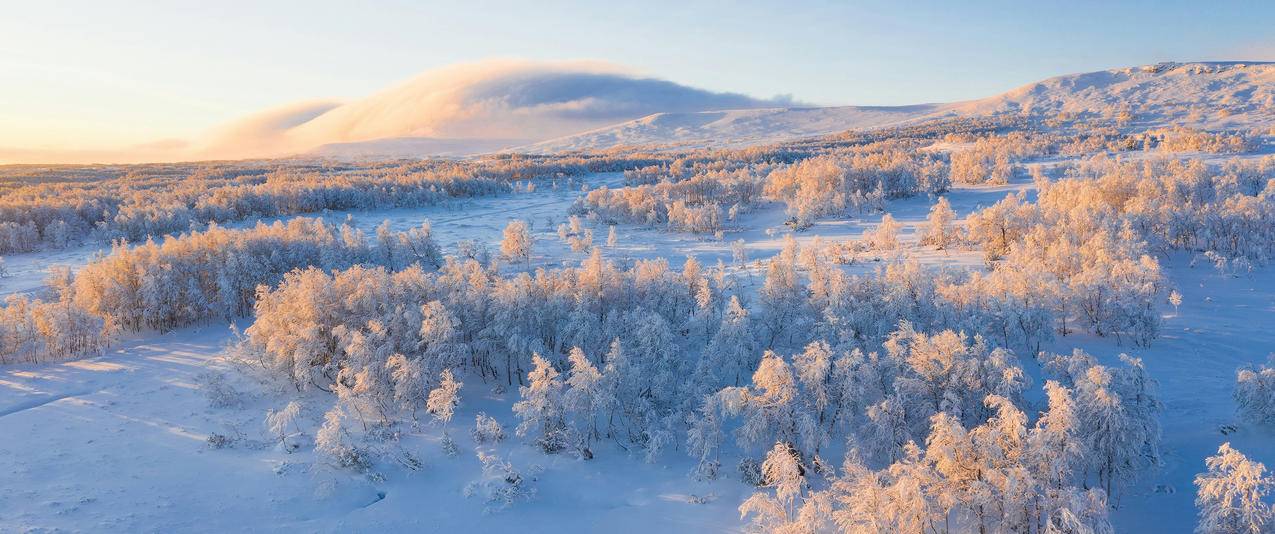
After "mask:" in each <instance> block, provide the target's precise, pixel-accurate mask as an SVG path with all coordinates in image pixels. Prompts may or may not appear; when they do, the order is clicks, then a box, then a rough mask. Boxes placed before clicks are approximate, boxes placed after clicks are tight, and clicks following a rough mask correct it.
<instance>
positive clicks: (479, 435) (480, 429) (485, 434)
mask: <svg viewBox="0 0 1275 534" xmlns="http://www.w3.org/2000/svg"><path fill="white" fill-rule="evenodd" d="M470 435H471V436H472V437H473V438H474V443H499V442H501V441H503V440H504V439H505V429H504V427H501V426H500V422H499V421H496V419H494V418H492V417H491V416H490V415H487V414H485V413H480V414H478V415H477V416H476V417H475V421H474V430H473V431H472V432H471V434H470Z"/></svg>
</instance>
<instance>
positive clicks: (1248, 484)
mask: <svg viewBox="0 0 1275 534" xmlns="http://www.w3.org/2000/svg"><path fill="white" fill-rule="evenodd" d="M1204 464H1205V465H1206V466H1207V467H1208V471H1206V472H1204V473H1200V474H1199V475H1196V477H1195V485H1196V486H1197V487H1198V488H1199V491H1198V492H1197V493H1196V497H1195V506H1196V507H1197V508H1199V515H1200V522H1199V524H1198V525H1197V526H1196V528H1195V531H1196V532H1200V533H1208V534H1213V533H1219V534H1220V533H1223V532H1226V533H1235V534H1240V533H1243V534H1263V533H1265V532H1269V531H1270V528H1271V527H1272V526H1275V508H1273V507H1272V505H1271V504H1270V503H1268V502H1266V496H1267V495H1269V494H1270V493H1271V490H1272V489H1275V478H1273V477H1271V475H1269V474H1267V472H1266V466H1265V465H1262V464H1261V463H1260V462H1255V461H1253V460H1250V459H1248V457H1246V456H1244V454H1243V453H1241V452H1240V451H1237V450H1235V449H1233V448H1231V444H1230V443H1223V444H1222V446H1221V447H1218V449H1217V455H1216V456H1210V457H1208V458H1205V460H1204Z"/></svg>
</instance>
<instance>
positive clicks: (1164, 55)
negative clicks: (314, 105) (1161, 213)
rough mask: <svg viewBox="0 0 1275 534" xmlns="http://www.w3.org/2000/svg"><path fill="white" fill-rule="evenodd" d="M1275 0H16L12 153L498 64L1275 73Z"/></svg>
mask: <svg viewBox="0 0 1275 534" xmlns="http://www.w3.org/2000/svg"><path fill="white" fill-rule="evenodd" d="M1272 20H1275V2H1259V1H1251V2H1244V1H1235V2H1226V1H1220V2H1198V1H1197V2H1186V1H1157V2H1149V1H1146V2H1144V1H1129V2H1084V1H1071V2H1061V1H1060V2H1047V1H1042V2H1021V1H1016V2H1009V1H1006V2H974V1H969V2H952V1H917V2H894V1H866V2H852V1H843V2H819V1H796V0H793V1H787V2H778V1H776V2H749V1H737V2H697V1H693V0H682V1H674V2H662V1H644V2H622V1H595V2H558V1H551V0H538V1H535V2H527V1H511V2H488V1H480V0H469V1H459V2H453V1H431V2H426V1H417V2H410V1H403V0H396V1H390V0H386V1H363V2H358V3H353V2H339V1H328V0H306V1H264V0H262V1H237V0H220V1H217V2H208V1H185V0H170V1H154V2H150V1H141V0H131V1H129V0H121V1H117V2H100V1H79V0H75V1H62V0H43V1H34V0H0V148H18V149H38V150H72V149H73V150H99V149H109V148H112V147H120V146H128V145H141V144H151V145H154V146H163V145H164V144H165V143H169V142H175V141H171V140H179V139H189V138H191V137H193V136H196V135H199V133H200V132H205V131H207V130H209V129H210V128H213V127H215V126H217V125H220V124H225V123H227V122H229V121H233V120H234V119H236V118H239V117H243V116H245V115H248V114H251V113H254V112H258V111H261V110H263V109H269V108H274V107H278V106H284V105H289V104H295V103H298V102H305V101H316V100H329V101H330V100H334V99H335V100H349V99H355V98H358V97H362V96H366V95H369V94H372V93H375V92H378V91H381V90H383V89H385V88H386V87H390V86H393V85H395V84H398V83H400V82H402V81H404V80H407V79H410V78H412V77H413V76H416V75H417V74H419V73H421V72H425V71H429V70H431V69H438V68H442V67H446V66H449V65H454V64H457V63H467V62H474V61H481V60H485V59H490V58H511V59H526V60H555V61H556V60H597V61H605V62H609V63H612V64H617V65H622V66H625V67H627V68H629V69H633V71H635V72H638V73H641V74H643V75H647V76H652V77H657V78H661V79H666V80H671V81H674V82H677V83H680V84H684V85H689V86H693V87H698V88H704V89H708V90H712V91H731V92H739V93H744V94H747V95H750V96H754V97H758V98H772V97H775V96H781V95H788V96H791V97H793V98H795V99H796V100H798V101H800V102H807V103H813V104H821V105H824V104H826V105H838V104H858V105H889V104H913V103H920V102H946V101H957V100H966V99H973V98H979V97H985V96H991V95H994V94H997V93H1000V92H1003V91H1006V90H1008V89H1012V88H1014V87H1017V86H1019V85H1023V84H1026V83H1030V82H1033V81H1036V80H1039V79H1043V78H1046V77H1050V76H1055V75H1060V74H1067V73H1074V72H1085V71H1093V70H1100V69H1106V68H1114V67H1123V66H1133V65H1141V64H1147V63H1155V62H1160V61H1169V60H1176V61H1189V60H1209V59H1214V60H1217V59H1225V60H1247V61H1252V60H1275V31H1272V30H1271V26H1270V24H1271V21H1272Z"/></svg>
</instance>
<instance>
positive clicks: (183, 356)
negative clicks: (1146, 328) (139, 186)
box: [0, 174, 1275, 532]
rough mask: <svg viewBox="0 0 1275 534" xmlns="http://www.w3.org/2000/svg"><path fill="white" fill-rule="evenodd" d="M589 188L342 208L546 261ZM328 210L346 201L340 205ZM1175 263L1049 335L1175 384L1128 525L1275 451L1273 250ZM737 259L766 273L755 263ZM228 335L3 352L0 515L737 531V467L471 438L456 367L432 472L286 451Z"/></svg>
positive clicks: (208, 327)
mask: <svg viewBox="0 0 1275 534" xmlns="http://www.w3.org/2000/svg"><path fill="white" fill-rule="evenodd" d="M587 181H588V183H589V184H590V186H592V187H596V186H598V185H601V184H604V183H605V184H607V185H609V186H612V187H615V186H618V185H620V182H621V180H620V177H619V176H618V175H615V174H608V175H598V176H593V177H589V178H588V179H587ZM578 188H579V184H578V183H574V184H572V186H571V187H568V186H567V184H565V183H562V184H559V187H558V188H556V189H555V188H552V187H548V186H546V184H543V183H542V184H539V187H538V188H537V190H536V191H534V192H519V193H513V194H510V195H503V196H498V197H489V198H480V199H473V200H468V201H464V202H458V203H456V204H453V205H449V206H440V207H433V208H427V209H404V210H387V211H378V212H355V213H351V214H349V215H350V216H351V217H353V220H354V222H355V224H356V225H357V226H359V227H360V228H363V229H366V230H368V231H371V229H372V228H374V227H375V226H376V225H377V224H380V222H381V221H382V220H389V221H390V222H391V225H392V226H393V227H394V228H396V229H402V228H407V227H411V226H416V225H418V224H420V223H421V222H422V221H424V220H430V221H431V222H432V224H433V228H434V230H435V236H436V238H437V239H439V241H440V243H441V244H443V246H444V248H445V250H447V251H449V252H451V251H452V250H454V245H455V243H456V242H457V241H459V240H461V239H476V240H482V241H485V242H487V243H488V244H489V246H491V248H492V250H493V251H494V250H496V249H497V248H498V245H497V243H498V241H499V238H500V232H501V229H502V228H503V227H504V225H505V224H506V222H508V221H509V220H511V219H514V218H518V219H526V220H529V221H532V222H533V224H534V231H535V233H536V236H537V239H538V243H537V245H536V254H535V258H534V262H535V265H555V264H560V263H562V262H568V263H574V262H578V261H579V260H580V259H582V258H583V253H572V252H570V249H569V248H568V247H567V246H566V245H565V244H564V243H562V242H561V241H560V240H559V239H558V238H557V236H556V233H555V232H556V226H557V224H559V223H561V222H563V221H565V219H566V208H567V207H568V206H569V205H570V204H571V202H572V201H573V200H574V198H575V197H576V196H577V195H578V194H579V189H578ZM1020 190H1022V191H1027V192H1028V194H1029V198H1030V195H1031V193H1032V184H1031V182H1030V181H1029V180H1027V179H1026V178H1023V177H1020V178H1018V179H1016V180H1015V181H1014V182H1013V183H1011V184H1009V185H1006V186H995V187H961V188H956V189H954V190H953V191H951V192H950V193H949V194H948V195H947V197H948V199H949V200H950V202H951V203H952V207H953V209H954V210H955V211H956V213H957V215H958V216H964V215H967V214H969V213H970V212H972V211H973V210H975V209H977V208H978V207H985V206H988V205H990V204H992V203H994V202H996V201H997V200H1000V199H1001V198H1003V197H1004V195H1005V194H1006V193H1007V192H1010V191H1020ZM931 202H932V200H931V199H927V198H924V197H918V198H913V199H906V200H901V201H894V202H891V203H890V204H889V205H888V210H889V212H890V213H891V214H892V215H893V216H894V217H895V218H896V219H898V220H899V221H900V222H902V223H903V224H904V231H903V234H902V236H903V240H904V241H905V242H906V243H908V244H909V248H912V249H913V250H912V252H913V254H914V255H915V256H916V257H917V258H920V259H921V260H922V261H923V262H924V263H928V264H946V265H952V266H954V267H963V268H980V266H981V256H980V255H979V254H977V253H974V252H959V253H957V252H953V253H950V254H949V253H944V252H936V251H932V250H923V249H920V248H917V247H915V246H913V245H912V243H914V241H915V239H914V237H913V232H914V230H915V227H916V224H917V223H919V222H920V221H922V220H923V219H924V218H925V216H926V212H927V210H928V209H929V206H930V204H931ZM324 216H325V217H327V218H330V219H332V220H341V219H344V218H345V217H346V214H344V213H330V214H326V215H324ZM786 217H787V215H786V214H785V213H784V210H783V207H782V206H781V205H762V206H760V207H758V208H757V209H756V210H753V211H752V212H750V213H748V214H746V215H743V216H741V219H740V220H739V221H736V222H734V223H732V224H733V226H732V228H733V229H732V231H731V232H728V233H727V235H726V237H725V239H724V240H720V241H719V240H715V239H712V238H710V237H701V236H693V235H688V234H680V233H671V232H667V231H664V230H659V229H651V228H646V227H638V226H631V225H623V226H621V227H620V228H619V244H618V245H617V246H616V247H603V249H602V250H603V252H604V254H605V255H607V256H608V257H610V258H612V259H616V260H619V261H623V260H625V259H626V258H647V257H667V258H669V260H670V262H671V263H674V264H680V263H681V259H682V258H684V257H685V256H688V255H694V256H695V257H697V258H698V259H699V260H700V261H701V262H702V263H706V264H708V263H715V262H716V260H717V259H722V260H723V261H725V262H727V263H730V261H731V250H730V242H732V241H735V240H737V239H743V240H744V241H745V242H746V243H747V246H748V249H749V252H748V253H749V257H750V259H764V258H766V257H769V256H771V255H773V254H776V253H777V252H778V251H779V249H780V248H781V247H782V243H783V235H784V234H785V232H786V228H785V227H784V226H783V221H784V220H785V219H786ZM880 218H881V215H880V214H874V215H867V216H865V217H860V218H850V219H844V220H830V221H824V222H820V223H818V224H816V225H815V226H814V227H812V228H811V229H809V230H808V231H805V232H802V233H799V234H797V236H796V237H797V239H798V240H799V241H800V242H802V243H808V242H810V241H812V240H813V239H814V238H815V237H816V236H818V237H820V238H821V239H824V240H825V241H844V240H846V239H849V238H853V237H857V236H859V235H861V234H862V233H864V232H865V231H869V230H871V228H872V227H873V226H874V225H875V224H876V223H877V222H879V221H880ZM594 239H595V243H599V244H600V243H602V242H604V241H605V239H606V230H605V228H599V229H598V230H596V233H595V237H594ZM98 248H100V247H94V246H88V247H82V248H80V249H75V250H69V251H61V252H54V253H39V254H30V255H17V256H13V257H11V258H8V260H7V264H8V268H9V270H10V271H11V273H12V274H13V276H12V277H10V278H8V279H5V280H3V281H2V282H0V283H2V284H3V286H0V287H2V288H3V291H6V292H12V291H29V290H33V289H36V288H38V287H39V285H40V283H41V282H40V280H41V278H42V272H43V271H47V269H48V268H49V266H50V265H53V264H64V265H68V266H70V267H72V268H75V267H76V266H78V265H82V264H83V263H84V262H85V261H88V259H89V258H91V256H92V254H93V253H94V252H95V251H96V250H97V249H98ZM876 259H878V258H875V257H872V256H865V257H863V258H860V262H859V263H857V264H855V265H851V266H848V267H847V268H849V269H858V270H865V269H872V268H874V267H875V265H878V263H877V262H876V261H874V260H876ZM1164 267H1165V272H1166V274H1167V278H1168V281H1169V282H1170V283H1171V284H1172V285H1173V286H1174V287H1176V288H1177V289H1178V290H1179V291H1180V292H1181V294H1182V296H1183V303H1182V305H1181V307H1180V309H1179V310H1172V309H1171V308H1170V307H1168V306H1165V307H1164V308H1163V309H1164V310H1167V311H1166V312H1165V315H1164V323H1163V330H1162V335H1161V337H1160V338H1159V339H1157V340H1156V341H1155V342H1154V343H1153V344H1152V346H1151V348H1149V349H1146V350H1133V349H1132V348H1131V347H1127V346H1126V347H1120V346H1117V345H1116V344H1115V342H1114V340H1112V339H1110V338H1096V337H1093V336H1088V335H1071V336H1067V337H1063V338H1060V339H1058V340H1057V341H1056V342H1055V343H1054V345H1053V346H1052V347H1050V349H1051V350H1053V351H1056V352H1065V351H1070V350H1071V348H1072V347H1083V348H1085V349H1086V350H1088V351H1089V352H1090V353H1092V354H1094V355H1095V356H1098V357H1099V358H1101V359H1103V360H1104V361H1112V360H1114V359H1115V358H1116V356H1117V355H1118V354H1119V353H1121V352H1128V353H1130V354H1132V355H1135V356H1139V357H1142V358H1144V360H1145V363H1146V366H1147V368H1148V369H1149V372H1150V374H1151V375H1152V376H1153V377H1154V378H1156V379H1157V380H1159V383H1160V391H1161V395H1162V398H1163V400H1164V401H1165V404H1166V411H1165V414H1164V416H1163V417H1162V422H1163V425H1164V442H1163V449H1164V453H1165V454H1164V457H1165V462H1164V465H1163V466H1162V467H1161V468H1160V469H1158V470H1156V471H1154V472H1151V473H1149V474H1148V475H1147V476H1145V477H1143V478H1142V479H1140V480H1139V481H1138V482H1137V483H1135V484H1134V485H1132V486H1131V487H1130V488H1129V489H1128V490H1126V491H1125V492H1124V496H1123V498H1122V499H1121V500H1120V502H1119V503H1118V504H1119V508H1118V509H1117V510H1116V511H1114V512H1113V521H1114V523H1115V524H1116V526H1117V528H1118V529H1119V530H1120V531H1122V532H1185V531H1188V530H1190V529H1191V526H1192V525H1193V524H1194V516H1195V510H1194V507H1193V505H1192V499H1193V498H1194V488H1193V486H1192V485H1191V480H1192V478H1193V477H1194V475H1195V474H1196V473H1197V472H1199V471H1202V470H1203V459H1204V457H1206V456H1208V455H1210V454H1212V453H1213V452H1214V451H1215V450H1216V449H1217V446H1218V445H1219V444H1220V443H1221V442H1223V441H1232V442H1233V443H1235V444H1236V446H1237V447H1238V448H1240V449H1241V450H1243V451H1244V452H1245V453H1246V454H1248V455H1249V457H1250V458H1253V459H1255V460H1258V461H1264V462H1265V463H1267V464H1268V465H1271V464H1275V439H1272V436H1271V435H1270V433H1269V431H1261V430H1256V429H1253V428H1250V427H1247V426H1245V425H1241V424H1237V421H1236V418H1235V416H1234V409H1235V407H1234V402H1233V401H1232V400H1231V389H1232V387H1233V384H1234V378H1235V376H1234V374H1235V370H1236V368H1237V367H1239V366H1241V365H1245V364H1252V363H1260V362H1263V361H1265V360H1266V358H1267V354H1268V353H1269V352H1270V351H1271V350H1273V349H1272V347H1275V319H1273V318H1275V273H1273V272H1272V271H1271V270H1270V269H1269V268H1266V269H1262V270H1258V271H1256V272H1254V273H1251V274H1245V275H1242V276H1231V275H1225V274H1219V273H1218V272H1216V271H1214V270H1213V269H1212V268H1211V267H1209V266H1206V265H1198V266H1195V267H1192V266H1190V265H1189V263H1188V261H1187V259H1186V258H1182V257H1176V256H1175V257H1171V258H1168V259H1167V260H1164ZM736 276H740V277H742V279H743V280H746V282H745V283H749V282H751V281H755V283H760V278H759V277H758V273H743V272H736ZM248 321H250V319H243V320H241V321H240V324H239V325H238V326H239V327H241V328H242V327H244V326H246V325H247V323H248ZM233 339H234V336H233V333H232V331H231V329H230V325H227V324H224V323H211V324H204V325H200V326H196V327H190V328H185V329H181V330H178V331H175V332H171V333H168V334H163V335H159V334H154V333H143V334H139V335H136V336H132V337H126V338H125V339H123V340H121V342H120V343H119V344H117V345H116V346H114V347H113V348H111V349H110V350H108V351H107V353H106V354H104V355H102V356H100V357H95V358H90V359H86V360H80V361H72V362H65V363H52V364H39V365H29V364H27V365H13V366H6V367H3V368H0V473H2V474H3V483H2V484H0V531H25V530H49V531H129V532H137V531H147V532H150V531H157V532H169V531H217V530H235V531H238V530H249V531H251V530H263V529H267V528H268V529H269V530H274V531H304V532H316V531H317V532H372V531H384V530H387V529H388V530H407V531H437V532H457V531H474V532H486V531H519V532H526V531H531V532H541V531H551V530H552V531H598V530H603V529H605V530H607V531H616V532H649V531H667V532H704V531H730V530H735V529H736V528H737V525H738V524H739V521H738V512H737V507H738V505H739V504H740V503H741V502H742V501H743V500H744V499H745V498H746V497H747V495H748V494H750V493H751V491H752V488H750V487H747V486H746V485H744V484H743V483H742V482H739V481H738V480H737V478H736V477H734V476H724V477H722V478H721V479H719V480H717V481H715V482H711V483H710V482H698V481H695V480H694V479H692V478H691V477H689V476H688V473H689V472H690V471H691V469H692V467H693V462H691V461H690V460H689V459H688V458H686V457H685V455H683V454H681V453H680V452H671V453H668V454H666V455H665V456H664V457H662V458H661V461H660V462H658V463H654V464H652V463H646V462H644V461H643V460H642V459H641V458H640V457H638V456H637V455H632V454H630V453H628V452H626V451H625V450H623V449H622V448H621V447H619V446H618V445H617V444H612V443H603V444H602V445H601V447H600V448H599V449H597V450H596V451H595V459H594V460H591V461H583V460H578V459H574V458H572V457H570V456H567V455H555V456H547V455H544V454H541V453H540V452H538V451H537V450H534V449H533V448H531V447H528V446H525V445H522V444H520V443H519V442H518V440H517V439H516V438H513V439H509V440H506V441H504V442H502V443H500V444H496V445H491V444H485V445H476V444H474V443H473V442H472V441H471V439H470V437H469V433H468V430H469V429H470V428H471V427H472V422H473V420H474V417H475V415H476V414H478V413H480V412H485V413H487V414H490V415H492V416H494V417H496V418H497V419H498V420H500V421H501V422H502V423H503V424H504V425H505V426H506V428H512V427H513V426H514V421H513V417H512V414H511V413H510V405H511V404H512V402H513V401H514V400H516V398H517V391H516V388H511V389H509V390H506V391H504V392H498V391H497V390H495V389H493V385H491V384H482V383H481V382H480V381H479V380H478V379H477V378H475V377H465V378H464V379H465V380H466V382H467V383H466V386H465V388H464V390H463V392H462V399H463V402H462V407H461V410H460V411H459V413H458V414H457V416H456V418H455V419H454V421H453V422H452V424H451V431H450V435H451V436H452V437H453V438H455V439H456V440H457V441H458V443H459V445H460V451H461V453H460V454H459V455H458V456H456V457H449V456H447V455H445V454H444V453H443V452H442V448H441V445H440V439H441V431H440V430H439V429H438V428H436V427H433V426H425V427H421V428H419V429H416V430H413V431H411V432H409V435H407V436H405V437H404V439H402V440H401V441H400V442H399V445H398V446H399V447H401V448H402V450H403V451H406V452H409V453H411V454H412V455H413V456H415V457H417V458H420V459H422V460H423V461H424V464H425V465H424V467H423V468H421V469H419V470H410V469H407V468H402V467H397V468H393V469H386V470H384V471H383V473H384V475H385V476H384V479H369V478H366V477H361V476H356V475H351V474H349V473H346V472H337V471H332V470H331V469H330V468H325V467H324V466H323V465H324V464H323V463H322V462H320V461H318V460H316V458H315V457H314V455H313V452H311V450H310V448H309V447H301V449H300V450H299V451H297V452H292V453H289V452H287V451H285V450H283V449H282V448H280V447H278V446H276V445H274V444H273V442H271V441H270V440H269V438H268V437H267V436H266V431H265V427H264V425H263V423H262V420H263V417H264V415H265V413H266V411H267V410H268V409H271V408H275V409H277V408H280V407H282V405H283V404H284V403H286V402H287V400H288V398H290V396H289V395H287V394H285V393H286V392H285V391H283V390H281V389H280V386H279V385H277V384H273V383H269V382H265V381H264V379H259V378H258V375H256V374H254V373H252V372H248V371H245V370H244V369H241V368H239V367H237V364H234V363H232V362H231V361H230V360H228V359H227V358H226V357H225V355H226V353H227V351H226V347H227V345H228V344H229V343H230V342H232V341H233ZM1029 369H1034V366H1029ZM209 374H224V375H225V376H226V377H228V378H227V380H228V381H229V382H228V385H229V387H230V388H232V389H233V390H234V391H236V392H237V393H238V396H239V397H240V398H241V399H242V402H241V403H240V404H238V405H232V406H226V407H217V406H213V405H212V404H210V401H209V398H208V397H207V395H206V393H205V389H206V388H204V387H201V385H200V384H201V383H203V382H206V381H207V376H209ZM1035 378H1036V379H1037V383H1039V378H1040V377H1039V376H1037V377H1035ZM321 417H322V413H321V412H320V411H318V409H313V407H312V409H310V410H308V411H304V412H303V416H302V418H301V422H300V426H301V427H302V431H303V432H304V433H305V434H307V435H310V436H313V435H314V432H315V430H316V429H317V428H318V426H319V424H320V422H321ZM1230 425H1235V426H1236V428H1235V429H1232V428H1231V427H1230ZM213 434H220V435H225V436H230V437H231V438H236V439H237V441H236V443H235V445H234V446H233V447H229V448H224V449H217V448H212V447H210V446H209V444H208V437H209V436H210V435H213ZM475 447H480V448H484V449H485V450H487V451H489V452H495V453H496V454H498V455H499V456H501V457H502V458H505V459H508V460H510V461H512V462H513V463H514V464H515V465H517V466H518V467H519V468H520V469H521V470H523V472H524V474H525V475H526V474H530V475H532V476H534V477H535V478H536V479H537V480H536V487H537V488H538V494H537V495H536V497H535V499H534V500H533V501H531V502H527V503H520V504H517V505H516V506H517V509H516V510H514V511H505V512H494V513H487V512H486V511H485V510H484V503H483V502H482V500H481V499H479V498H467V497H466V496H465V494H464V488H465V485H466V484H467V483H468V482H470V481H473V480H476V479H478V478H479V477H480V469H481V466H480V464H479V462H478V460H477V459H476V458H475V456H474V455H473V454H472V453H471V452H470V451H473V450H474V449H475ZM389 456H391V457H392V456H393V451H391V454H390V455H389ZM568 512H569V513H568ZM267 526H268V527H267Z"/></svg>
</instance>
